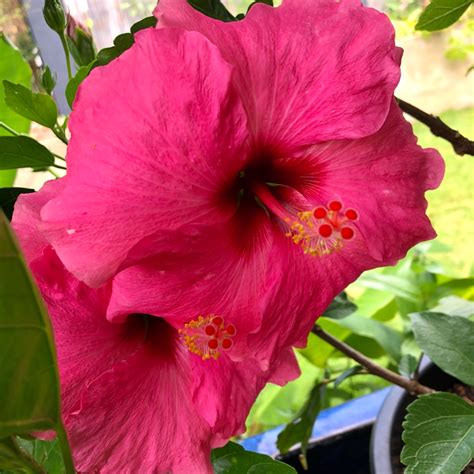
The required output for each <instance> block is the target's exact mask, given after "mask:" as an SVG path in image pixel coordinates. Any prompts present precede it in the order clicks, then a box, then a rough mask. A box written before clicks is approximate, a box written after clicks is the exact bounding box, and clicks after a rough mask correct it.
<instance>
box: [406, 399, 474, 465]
mask: <svg viewBox="0 0 474 474" xmlns="http://www.w3.org/2000/svg"><path fill="white" fill-rule="evenodd" d="M407 411H408V414H407V416H406V417H405V421H404V423H403V429H404V431H403V435H402V438H403V441H404V443H405V446H404V448H403V450H402V454H401V461H402V463H403V464H405V465H406V466H407V469H406V470H405V473H406V474H432V473H433V472H439V473H443V474H459V473H460V472H461V471H462V470H463V469H464V467H465V466H466V465H467V464H469V462H470V461H471V459H472V458H473V457H474V406H473V405H471V404H469V403H467V402H465V401H464V400H463V399H462V398H460V397H458V396H456V395H453V394H451V393H433V394H431V395H424V396H422V397H420V398H418V399H417V400H415V401H414V402H413V403H411V404H410V405H409V406H408V408H407Z"/></svg>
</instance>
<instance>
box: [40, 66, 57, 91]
mask: <svg viewBox="0 0 474 474" xmlns="http://www.w3.org/2000/svg"><path fill="white" fill-rule="evenodd" d="M41 85H42V86H43V89H44V90H45V91H46V92H47V93H48V94H49V95H51V92H52V90H53V89H54V86H55V85H56V75H53V73H52V72H51V69H50V68H49V66H45V67H44V68H43V72H42V74H41Z"/></svg>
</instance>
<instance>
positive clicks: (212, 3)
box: [188, 0, 235, 21]
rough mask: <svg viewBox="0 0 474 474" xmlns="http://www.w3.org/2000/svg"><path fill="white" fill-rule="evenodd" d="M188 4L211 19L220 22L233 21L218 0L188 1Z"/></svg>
mask: <svg viewBox="0 0 474 474" xmlns="http://www.w3.org/2000/svg"><path fill="white" fill-rule="evenodd" d="M188 3H189V4H190V5H191V6H192V7H193V8H195V9H196V10H198V11H200V12H201V13H204V15H207V16H209V17H211V18H215V19H216V20H221V21H235V18H234V16H233V15H231V13H230V12H229V10H227V8H226V7H225V6H224V5H223V4H222V3H221V2H220V0H188Z"/></svg>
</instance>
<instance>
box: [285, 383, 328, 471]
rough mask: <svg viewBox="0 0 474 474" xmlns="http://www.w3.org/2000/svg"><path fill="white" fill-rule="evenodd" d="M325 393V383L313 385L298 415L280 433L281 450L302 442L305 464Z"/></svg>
mask: <svg viewBox="0 0 474 474" xmlns="http://www.w3.org/2000/svg"><path fill="white" fill-rule="evenodd" d="M325 394H326V384H325V383H317V384H316V385H315V386H314V387H313V389H312V390H311V392H310V394H309V396H308V399H307V400H306V403H305V405H304V406H303V408H302V409H301V411H300V413H299V414H298V416H297V417H296V418H295V419H294V420H293V421H292V422H291V423H289V424H288V425H286V426H285V428H284V430H283V431H282V432H281V433H280V434H279V435H278V440H277V446H278V449H279V450H280V452H282V453H286V452H288V450H289V449H291V447H292V446H294V445H295V444H299V443H301V454H302V458H303V459H302V460H303V464H306V451H307V449H308V442H309V438H310V437H311V433H312V431H313V425H314V422H315V421H316V417H317V416H318V413H319V412H320V411H321V409H322V408H323V404H324V397H325Z"/></svg>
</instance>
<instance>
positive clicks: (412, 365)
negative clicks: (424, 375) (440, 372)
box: [398, 354, 418, 378]
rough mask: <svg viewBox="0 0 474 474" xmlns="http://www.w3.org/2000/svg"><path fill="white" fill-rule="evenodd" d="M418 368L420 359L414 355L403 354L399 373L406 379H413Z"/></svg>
mask: <svg viewBox="0 0 474 474" xmlns="http://www.w3.org/2000/svg"><path fill="white" fill-rule="evenodd" d="M417 367H418V359H417V358H416V357H415V356H413V355H412V354H403V355H402V357H401V358H400V363H399V364H398V372H399V373H400V374H401V375H404V376H405V377H408V378H411V377H412V376H413V374H414V373H415V370H416V369H417Z"/></svg>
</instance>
